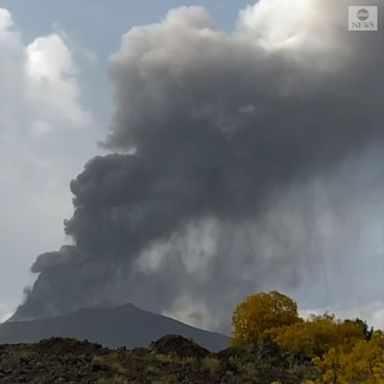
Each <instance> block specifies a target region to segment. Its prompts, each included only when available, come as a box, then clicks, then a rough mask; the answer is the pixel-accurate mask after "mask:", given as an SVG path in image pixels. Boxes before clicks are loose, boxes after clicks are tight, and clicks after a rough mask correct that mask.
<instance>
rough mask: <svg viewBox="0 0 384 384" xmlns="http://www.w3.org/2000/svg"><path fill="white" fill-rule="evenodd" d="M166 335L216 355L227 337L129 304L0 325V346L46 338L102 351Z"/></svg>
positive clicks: (142, 344) (133, 346) (147, 341)
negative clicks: (83, 343) (74, 341)
mask: <svg viewBox="0 0 384 384" xmlns="http://www.w3.org/2000/svg"><path fill="white" fill-rule="evenodd" d="M167 334H178V335H181V336H183V337H186V338H189V339H192V340H194V341H196V342H197V343H198V344H200V345H202V346H203V347H205V348H207V349H209V350H211V351H218V350H221V349H224V348H226V347H227V346H228V340H229V339H228V337H226V336H224V335H221V334H219V333H216V332H210V331H207V330H203V329H199V328H196V327H193V326H191V325H188V324H185V323H183V322H181V321H178V320H175V319H172V318H170V317H167V316H163V315H160V314H157V313H153V312H150V311H145V310H143V309H141V308H139V307H137V306H135V305H134V304H132V303H126V304H123V305H121V306H118V307H108V308H105V307H104V308H100V307H99V308H84V309H80V310H79V311H77V312H74V313H72V314H69V315H64V316H56V317H50V318H43V319H35V320H26V321H6V322H4V323H2V324H0V344H18V343H34V342H38V341H40V340H42V339H47V338H50V337H72V338H76V339H79V340H89V341H91V342H95V343H99V344H101V345H103V346H105V347H109V348H118V347H127V348H135V347H145V346H147V345H148V344H149V343H150V342H152V341H154V340H157V339H159V338H160V337H162V336H165V335H167Z"/></svg>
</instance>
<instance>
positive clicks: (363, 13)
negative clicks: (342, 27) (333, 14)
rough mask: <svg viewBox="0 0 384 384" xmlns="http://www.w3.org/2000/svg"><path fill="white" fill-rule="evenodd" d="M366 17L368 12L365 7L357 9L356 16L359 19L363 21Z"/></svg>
mask: <svg viewBox="0 0 384 384" xmlns="http://www.w3.org/2000/svg"><path fill="white" fill-rule="evenodd" d="M368 17H369V12H368V11H367V10H366V9H365V8H362V9H359V10H358V11H357V18H358V19H359V20H360V21H365V20H367V19H368Z"/></svg>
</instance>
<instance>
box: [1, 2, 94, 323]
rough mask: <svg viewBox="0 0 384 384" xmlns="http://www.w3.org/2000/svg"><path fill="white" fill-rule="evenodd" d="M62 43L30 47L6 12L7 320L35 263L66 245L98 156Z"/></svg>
mask: <svg viewBox="0 0 384 384" xmlns="http://www.w3.org/2000/svg"><path fill="white" fill-rule="evenodd" d="M63 36H64V35H63ZM63 36H61V35H60V34H59V33H53V34H49V35H47V36H39V37H36V38H35V39H34V40H33V41H31V42H30V43H25V42H24V41H23V35H22V33H21V31H20V29H19V27H18V26H17V25H16V24H15V22H14V21H13V19H12V15H11V13H10V12H9V11H8V10H6V9H1V8H0V52H1V60H0V79H1V80H0V81H1V84H0V125H1V130H0V210H1V217H0V244H1V249H0V300H1V301H2V302H3V303H4V308H3V309H1V308H0V309H1V311H0V316H1V318H3V317H4V316H6V315H7V314H8V312H9V311H10V310H11V309H12V308H14V307H15V305H16V304H18V303H19V302H20V300H21V295H22V289H23V287H24V286H25V285H26V284H28V283H31V282H32V279H33V277H32V276H31V275H29V274H28V268H29V266H30V265H31V264H32V261H33V260H34V259H35V257H36V256H37V255H38V254H39V253H41V252H43V251H46V250H47V249H50V248H51V247H52V248H53V249H56V248H57V247H58V246H59V245H61V244H62V242H63V241H64V240H65V239H64V234H63V226H62V221H63V219H64V218H66V217H69V216H70V215H71V213H72V212H71V211H72V207H71V195H70V191H69V181H70V180H71V178H73V177H74V176H75V175H76V174H77V173H78V171H79V170H80V169H81V167H82V164H83V163H84V161H85V160H87V159H88V158H89V157H90V155H91V154H93V153H94V151H95V149H94V146H95V144H94V143H95V142H96V137H90V136H91V135H92V132H91V130H90V129H91V123H92V116H91V113H90V112H89V111H88V110H87V109H86V108H85V107H84V105H83V104H82V101H81V84H80V82H79V76H80V74H81V71H80V69H79V68H78V67H77V65H76V63H75V60H74V55H73V51H72V49H71V46H70V45H69V44H68V43H67V42H66V41H65V37H63ZM95 135H96V134H95ZM5 312H6V313H5Z"/></svg>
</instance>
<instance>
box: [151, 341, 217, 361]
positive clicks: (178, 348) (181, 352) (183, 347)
mask: <svg viewBox="0 0 384 384" xmlns="http://www.w3.org/2000/svg"><path fill="white" fill-rule="evenodd" d="M149 349H150V350H151V351H153V352H154V353H157V354H163V355H170V356H177V357H180V358H185V357H193V358H196V359H203V358H204V357H206V356H208V355H210V352H209V351H208V350H206V349H205V348H203V347H201V346H200V345H199V344H196V343H195V342H194V341H193V340H189V339H186V338H184V337H182V336H178V335H167V336H164V337H162V338H161V339H159V340H157V341H155V342H152V343H151V344H150V346H149Z"/></svg>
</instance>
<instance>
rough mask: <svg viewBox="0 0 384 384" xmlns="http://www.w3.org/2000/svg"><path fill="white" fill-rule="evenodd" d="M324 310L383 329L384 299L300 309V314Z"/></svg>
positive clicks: (342, 317) (318, 312)
mask: <svg viewBox="0 0 384 384" xmlns="http://www.w3.org/2000/svg"><path fill="white" fill-rule="evenodd" d="M325 312H330V313H334V314H335V315H336V318H338V319H356V318H358V319H360V320H363V321H366V322H367V324H368V326H370V327H373V328H375V329H381V330H384V301H374V302H371V303H367V304H362V305H344V306H340V307H339V306H333V307H329V308H317V309H307V310H303V311H300V315H301V316H302V317H304V318H308V317H309V316H310V315H312V314H315V315H320V314H323V313H325Z"/></svg>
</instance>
